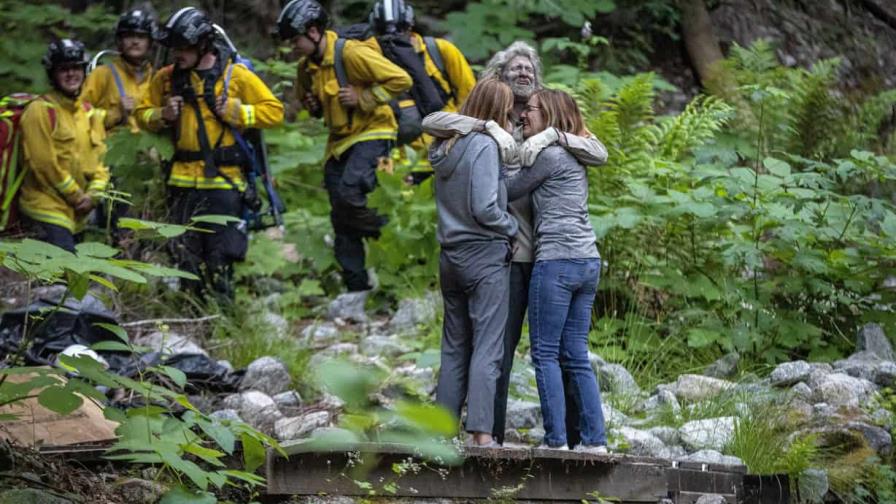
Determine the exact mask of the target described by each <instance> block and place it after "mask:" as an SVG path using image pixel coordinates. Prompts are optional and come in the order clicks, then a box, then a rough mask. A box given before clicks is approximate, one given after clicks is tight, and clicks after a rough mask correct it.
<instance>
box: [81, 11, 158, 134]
mask: <svg viewBox="0 0 896 504" xmlns="http://www.w3.org/2000/svg"><path fill="white" fill-rule="evenodd" d="M155 31H156V21H155V19H154V18H153V16H152V14H151V13H150V12H148V11H146V10H143V9H134V10H131V11H129V12H127V13H125V14H123V15H122V16H121V17H120V18H118V23H117V24H116V25H115V43H116V45H117V47H118V53H119V55H118V56H117V57H116V58H115V59H114V60H112V61H111V62H110V63H108V64H106V65H102V66H99V67H97V68H96V69H95V70H93V71H92V72H91V73H90V75H88V76H87V80H86V81H84V91H83V92H82V93H81V96H82V98H84V99H86V100H87V101H89V102H90V103H91V104H92V105H93V106H94V107H97V108H101V109H104V110H105V111H106V129H107V130H111V129H113V128H116V127H118V126H122V125H127V126H128V127H129V128H130V129H131V131H134V132H136V131H138V130H139V128H138V127H137V120H136V118H135V117H133V111H134V109H135V108H136V107H137V104H138V103H139V102H140V98H141V97H142V96H143V93H144V92H145V91H146V89H147V88H148V87H149V82H150V80H151V79H152V64H151V63H150V61H149V56H150V53H151V51H150V50H151V49H152V37H153V34H155Z"/></svg>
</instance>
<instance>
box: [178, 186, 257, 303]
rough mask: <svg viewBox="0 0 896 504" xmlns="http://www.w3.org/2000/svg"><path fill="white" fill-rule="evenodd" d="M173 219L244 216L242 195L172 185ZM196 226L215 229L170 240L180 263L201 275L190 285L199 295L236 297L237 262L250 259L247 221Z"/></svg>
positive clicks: (194, 232) (229, 191) (193, 272)
mask: <svg viewBox="0 0 896 504" xmlns="http://www.w3.org/2000/svg"><path fill="white" fill-rule="evenodd" d="M168 208H169V212H170V215H169V217H170V219H171V221H172V222H174V223H175V224H187V223H189V222H190V220H191V219H192V218H193V217H195V216H199V215H230V216H233V217H240V218H241V217H242V212H243V203H242V199H241V194H240V193H239V192H238V191H235V190H231V189H187V188H181V187H169V188H168ZM196 227H199V228H202V229H206V230H208V231H211V232H200V231H187V232H186V233H184V234H182V235H180V236H178V237H176V238H175V239H173V240H171V241H170V242H169V248H170V250H171V254H172V256H174V260H175V262H176V263H177V266H178V267H179V268H180V269H182V270H184V271H187V272H189V273H192V274H194V275H196V276H197V277H199V279H200V280H199V281H189V282H188V284H187V285H188V286H189V288H190V289H192V290H193V291H194V292H195V293H196V294H197V295H200V296H203V295H204V294H205V292H206V291H207V290H209V289H210V290H211V291H212V292H214V293H215V294H217V295H218V296H220V297H222V298H223V299H232V298H233V263H234V262H237V261H242V260H243V259H245V258H246V251H247V250H248V248H249V240H248V236H247V235H246V226H245V223H244V222H242V221H240V222H230V223H228V224H226V225H222V224H207V223H200V224H197V225H196Z"/></svg>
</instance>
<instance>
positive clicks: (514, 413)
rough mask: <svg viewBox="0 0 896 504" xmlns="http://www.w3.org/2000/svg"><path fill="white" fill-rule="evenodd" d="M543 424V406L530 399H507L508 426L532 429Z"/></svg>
mask: <svg viewBox="0 0 896 504" xmlns="http://www.w3.org/2000/svg"><path fill="white" fill-rule="evenodd" d="M540 424H541V406H540V405H539V404H538V403H534V402H529V401H518V400H515V399H511V400H509V401H507V427H508V428H511V429H532V428H534V427H536V426H537V425H540Z"/></svg>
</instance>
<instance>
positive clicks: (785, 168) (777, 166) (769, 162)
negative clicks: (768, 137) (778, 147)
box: [762, 157, 790, 178]
mask: <svg viewBox="0 0 896 504" xmlns="http://www.w3.org/2000/svg"><path fill="white" fill-rule="evenodd" d="M762 164H763V166H765V169H766V170H768V171H769V173H771V174H773V175H777V176H779V177H782V178H784V177H787V176H789V175H790V165H789V164H787V163H786V162H785V161H781V160H780V159H775V158H772V157H767V158H765V159H764V160H763V161H762Z"/></svg>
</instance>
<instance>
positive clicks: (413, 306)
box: [389, 292, 442, 333]
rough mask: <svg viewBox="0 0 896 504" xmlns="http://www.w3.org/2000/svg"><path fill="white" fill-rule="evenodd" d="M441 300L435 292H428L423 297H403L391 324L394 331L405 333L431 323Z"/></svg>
mask: <svg viewBox="0 0 896 504" xmlns="http://www.w3.org/2000/svg"><path fill="white" fill-rule="evenodd" d="M441 302H442V299H441V296H440V295H439V294H438V293H435V292H430V293H427V294H426V295H425V296H424V297H422V298H417V299H402V300H401V301H400V302H399V303H398V310H397V311H396V312H395V315H393V316H392V320H390V321H389V326H390V327H391V328H392V330H393V331H395V332H399V333H403V332H408V331H412V330H414V329H416V328H417V326H419V325H423V324H429V323H430V322H432V321H433V320H435V318H436V315H437V313H438V307H439V304H441Z"/></svg>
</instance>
